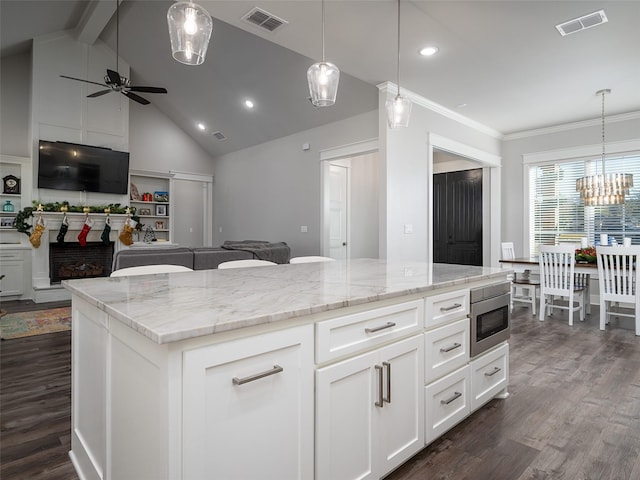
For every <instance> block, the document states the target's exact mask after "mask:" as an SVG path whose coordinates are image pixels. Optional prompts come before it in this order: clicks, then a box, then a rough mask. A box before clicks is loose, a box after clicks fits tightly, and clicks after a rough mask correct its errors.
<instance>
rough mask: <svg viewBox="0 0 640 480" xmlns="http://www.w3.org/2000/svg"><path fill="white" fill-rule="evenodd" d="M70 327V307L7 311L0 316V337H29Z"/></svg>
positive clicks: (4, 338) (7, 338)
mask: <svg viewBox="0 0 640 480" xmlns="http://www.w3.org/2000/svg"><path fill="white" fill-rule="evenodd" d="M70 329H71V307H60V308H50V309H48V310H36V311H32V312H20V313H8V314H7V315H5V316H3V317H2V318H0V338H2V339H3V340H9V339H11V338H22V337H30V336H32V335H42V334H44V333H54V332H62V331H65V330H70Z"/></svg>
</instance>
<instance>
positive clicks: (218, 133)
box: [211, 131, 227, 140]
mask: <svg viewBox="0 0 640 480" xmlns="http://www.w3.org/2000/svg"><path fill="white" fill-rule="evenodd" d="M211 135H213V136H214V137H216V138H217V139H218V140H226V139H227V137H225V136H224V133H222V132H220V131H218V132H213V133H212V134H211Z"/></svg>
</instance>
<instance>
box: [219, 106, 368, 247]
mask: <svg viewBox="0 0 640 480" xmlns="http://www.w3.org/2000/svg"><path fill="white" fill-rule="evenodd" d="M377 119H378V112H377V111H373V112H369V113H365V114H362V115H358V116H356V117H352V118H349V119H346V120H343V121H340V122H335V123H332V124H329V125H324V126H323V127H319V128H314V129H311V130H307V131H304V132H300V133H296V134H294V135H290V136H288V137H283V138H280V139H278V140H274V141H271V142H267V143H264V144H261V145H256V146H253V147H250V148H247V149H244V150H240V151H238V152H234V153H230V154H228V155H224V156H221V157H218V158H216V175H215V179H214V186H213V190H214V200H213V204H214V215H213V220H214V241H213V244H214V245H219V244H221V243H222V242H223V241H225V240H246V239H253V240H269V241H274V242H276V241H284V242H287V244H288V245H289V246H290V247H291V254H292V256H300V255H320V254H321V251H320V237H321V234H322V232H321V230H320V208H321V206H320V188H321V184H320V182H321V180H320V167H321V165H320V151H321V150H324V149H328V148H333V147H337V146H341V145H347V144H351V143H355V142H359V141H364V140H369V139H371V138H375V137H376V136H377ZM304 143H310V144H311V149H310V150H309V151H306V152H305V151H303V150H302V145H303V144H304ZM303 225H304V226H307V228H308V232H307V233H301V231H300V227H301V226H303ZM220 229H222V232H221V231H220Z"/></svg>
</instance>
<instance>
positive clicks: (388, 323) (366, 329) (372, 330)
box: [364, 322, 396, 333]
mask: <svg viewBox="0 0 640 480" xmlns="http://www.w3.org/2000/svg"><path fill="white" fill-rule="evenodd" d="M395 326H396V324H395V322H387V324H386V325H382V326H381V327H374V328H365V329H364V331H365V332H366V333H375V332H379V331H380V330H384V329H385V328H391V327H395Z"/></svg>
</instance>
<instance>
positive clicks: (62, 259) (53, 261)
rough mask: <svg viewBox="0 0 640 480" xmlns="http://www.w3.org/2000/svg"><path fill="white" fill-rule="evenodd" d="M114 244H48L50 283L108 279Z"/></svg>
mask: <svg viewBox="0 0 640 480" xmlns="http://www.w3.org/2000/svg"><path fill="white" fill-rule="evenodd" d="M113 251H114V242H109V243H108V244H106V245H105V244H104V243H102V242H88V243H87V244H86V246H84V247H82V246H80V244H79V243H77V242H73V243H72V242H69V243H67V242H65V243H50V244H49V275H50V277H51V283H52V284H55V283H60V282H61V281H62V280H71V279H77V278H92V277H108V276H109V275H110V274H111V264H112V262H113Z"/></svg>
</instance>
